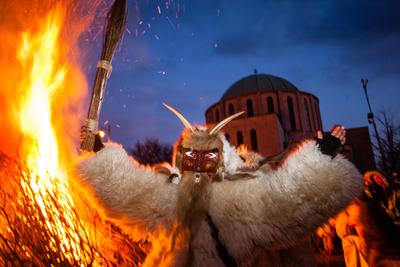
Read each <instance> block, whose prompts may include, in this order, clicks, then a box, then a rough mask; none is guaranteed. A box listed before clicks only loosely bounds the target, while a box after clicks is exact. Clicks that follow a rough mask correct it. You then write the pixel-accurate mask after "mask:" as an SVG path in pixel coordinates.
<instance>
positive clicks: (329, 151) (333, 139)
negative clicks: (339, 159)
mask: <svg viewBox="0 0 400 267" xmlns="http://www.w3.org/2000/svg"><path fill="white" fill-rule="evenodd" d="M345 135H346V130H345V128H344V127H343V126H341V125H336V126H334V127H333V128H332V130H331V131H330V133H326V134H322V132H321V131H318V133H317V145H318V147H319V149H320V150H321V152H322V153H323V154H325V155H329V156H331V157H332V158H334V157H335V156H336V154H337V152H338V151H339V149H340V147H341V145H344V144H345V143H346V137H345Z"/></svg>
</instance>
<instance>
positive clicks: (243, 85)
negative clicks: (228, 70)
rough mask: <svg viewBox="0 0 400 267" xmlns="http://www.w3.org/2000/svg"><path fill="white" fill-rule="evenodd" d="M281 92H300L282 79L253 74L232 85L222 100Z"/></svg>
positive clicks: (268, 75)
mask: <svg viewBox="0 0 400 267" xmlns="http://www.w3.org/2000/svg"><path fill="white" fill-rule="evenodd" d="M279 90H284V91H296V92H298V91H299V89H297V87H296V86H294V85H293V84H292V83H291V82H289V81H288V80H285V79H283V78H281V77H278V76H274V75H270V74H253V75H250V76H247V77H244V78H242V79H240V80H239V81H237V82H235V83H234V84H232V85H231V86H230V87H229V89H228V90H226V92H225V93H224V94H223V95H222V97H221V100H227V99H231V98H234V97H238V96H242V95H247V94H251V93H256V92H258V91H260V92H265V91H279Z"/></svg>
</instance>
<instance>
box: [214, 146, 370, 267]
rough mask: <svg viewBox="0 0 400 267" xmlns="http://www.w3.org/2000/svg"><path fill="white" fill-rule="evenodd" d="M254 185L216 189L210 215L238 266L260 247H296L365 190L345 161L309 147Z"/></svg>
mask: <svg viewBox="0 0 400 267" xmlns="http://www.w3.org/2000/svg"><path fill="white" fill-rule="evenodd" d="M253 175H254V176H255V177H256V178H254V179H243V180H235V181H229V180H224V181H222V182H219V183H214V185H213V189H212V193H211V202H210V214H211V216H212V218H213V219H214V220H215V224H216V225H217V227H218V229H219V234H220V239H221V240H222V241H223V242H224V243H225V244H226V246H227V249H228V251H229V253H230V254H231V255H232V256H234V257H235V259H236V260H237V262H243V261H244V259H245V258H246V257H248V256H249V255H250V254H251V253H252V252H253V251H254V250H255V249H257V247H269V248H282V247H287V246H290V245H293V244H294V243H296V241H297V240H298V239H299V238H301V237H303V236H304V235H306V234H310V233H311V232H312V231H313V230H314V229H315V228H316V227H317V226H319V225H321V224H323V223H324V222H325V221H326V220H327V219H328V218H329V217H332V216H334V215H335V214H337V213H338V212H340V211H341V210H342V209H343V208H344V207H346V206H347V205H348V204H349V203H350V202H351V201H352V200H353V199H354V198H355V197H356V196H357V195H358V194H359V193H360V192H361V190H362V186H363V181H362V176H361V175H360V173H359V172H358V170H357V169H356V168H355V167H354V166H353V164H351V163H350V162H349V161H347V160H346V159H345V158H344V157H342V156H341V155H337V156H336V157H335V158H333V159H332V158H331V157H330V156H327V155H324V154H322V153H321V152H320V151H319V149H318V147H317V145H316V143H315V141H312V140H309V141H305V142H303V143H302V144H300V145H299V147H298V149H297V151H294V152H293V153H292V154H290V155H289V156H288V157H287V159H286V160H285V161H284V163H283V164H282V166H281V167H280V168H278V169H277V170H274V171H268V172H263V171H261V170H258V171H255V172H254V173H253Z"/></svg>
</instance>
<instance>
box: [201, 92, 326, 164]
mask: <svg viewBox="0 0 400 267" xmlns="http://www.w3.org/2000/svg"><path fill="white" fill-rule="evenodd" d="M268 97H272V100H273V107H274V113H273V114H269V113H268ZM288 97H291V98H292V102H293V113H294V121H295V125H296V127H295V129H293V130H292V127H291V123H290V114H289V109H288V101H287V99H288ZM304 99H306V101H307V103H308V108H309V111H308V113H309V120H310V122H308V116H307V111H306V109H305V106H304ZM248 100H251V101H252V104H253V117H249V116H248V114H247V112H246V113H245V114H244V115H243V116H242V117H241V118H240V119H236V120H234V122H231V123H230V124H228V126H226V128H225V129H224V130H225V132H228V134H229V136H230V137H232V135H231V133H230V131H231V129H230V128H231V127H232V126H231V125H235V126H236V127H237V129H243V130H242V131H243V135H244V139H245V140H250V133H249V131H250V130H251V129H252V128H251V127H253V128H254V129H255V130H256V132H257V137H258V135H259V133H262V134H261V136H262V138H264V137H265V138H267V139H268V140H274V141H268V142H267V144H264V145H260V144H259V147H260V149H259V152H260V153H261V154H263V155H264V156H270V155H272V154H271V153H270V151H277V153H279V152H280V151H278V150H279V149H277V147H281V150H282V149H283V148H284V146H286V145H287V144H288V143H289V144H290V143H291V142H297V141H299V140H302V139H304V138H307V137H311V136H313V135H314V133H315V131H316V130H318V129H321V128H320V124H319V121H318V118H320V114H319V107H318V105H319V101H318V98H317V97H315V96H314V95H312V94H309V93H306V92H296V91H284V90H277V91H262V92H255V93H252V94H248V95H242V96H239V97H236V98H232V99H227V100H223V101H220V102H218V103H215V104H214V105H212V106H211V107H210V108H209V109H208V110H207V111H206V122H207V123H208V124H216V123H218V122H219V121H221V120H223V119H224V118H226V117H228V116H230V115H231V114H230V112H229V105H230V104H232V105H233V107H234V108H233V109H234V110H233V113H237V112H240V111H247V101H248ZM315 106H317V109H315ZM217 113H218V114H219V117H218V118H217V115H216V114H217ZM268 115H269V116H268ZM271 115H273V116H272V117H271ZM245 118H247V119H245ZM271 118H274V119H273V120H274V122H272V121H271ZM263 120H267V121H266V122H265V123H262V121H263ZM276 124H277V125H278V126H277V125H276ZM309 126H311V128H310V127H309ZM265 127H266V128H267V129H268V128H270V127H272V128H271V131H270V132H274V133H276V134H277V135H278V137H273V136H271V134H270V133H268V132H269V131H268V130H267V129H264V128H265ZM276 127H280V128H281V129H280V132H283V133H284V134H283V135H282V134H281V133H280V134H279V133H278V131H276ZM234 139H235V140H233V139H232V138H231V142H232V144H234V145H237V144H236V133H235V138H234ZM262 142H263V143H265V142H266V141H262ZM274 142H278V143H276V144H275V143H274ZM245 143H246V141H245ZM283 144H284V145H283ZM267 146H269V148H268V147H267ZM248 147H249V148H251V146H250V141H249V143H248Z"/></svg>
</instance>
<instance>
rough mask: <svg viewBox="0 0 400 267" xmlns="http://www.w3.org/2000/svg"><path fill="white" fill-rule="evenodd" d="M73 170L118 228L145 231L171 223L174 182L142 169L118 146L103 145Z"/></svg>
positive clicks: (162, 175) (161, 175)
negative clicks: (119, 226) (115, 221)
mask: <svg viewBox="0 0 400 267" xmlns="http://www.w3.org/2000/svg"><path fill="white" fill-rule="evenodd" d="M76 170H77V174H78V178H79V179H80V181H81V182H82V183H83V184H84V185H87V187H88V188H89V189H90V190H91V191H93V193H94V195H95V197H96V199H97V200H98V201H99V202H100V204H101V205H102V206H103V207H104V209H105V211H106V215H107V216H108V217H109V218H111V219H114V220H117V222H118V223H119V225H121V226H122V227H124V226H129V229H134V230H139V231H138V232H142V233H147V232H149V231H150V232H151V231H155V230H156V229H157V227H167V228H168V227H170V226H171V224H172V221H173V219H174V216H175V205H176V192H175V190H176V185H174V184H171V183H169V182H168V181H167V179H168V176H167V175H165V174H158V173H154V172H152V171H151V170H146V169H144V168H142V167H141V166H140V165H139V164H138V163H137V162H136V161H134V160H133V159H132V158H130V157H129V156H128V155H127V153H126V152H125V150H124V149H123V148H122V147H121V146H119V145H116V144H109V145H106V146H105V148H103V149H102V150H100V151H99V152H97V153H96V154H92V155H90V156H88V157H84V158H82V159H80V160H79V162H78V163H77V165H76ZM135 232H137V231H135Z"/></svg>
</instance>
